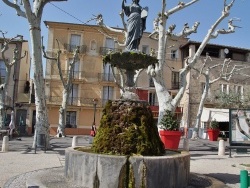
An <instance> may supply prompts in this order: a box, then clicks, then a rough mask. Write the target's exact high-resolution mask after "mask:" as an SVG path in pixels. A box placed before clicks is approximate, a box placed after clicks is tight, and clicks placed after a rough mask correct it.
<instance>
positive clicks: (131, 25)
mask: <svg viewBox="0 0 250 188" xmlns="http://www.w3.org/2000/svg"><path fill="white" fill-rule="evenodd" d="M132 1H133V2H132V4H131V5H130V6H126V5H125V2H126V0H123V1H122V10H123V12H124V13H125V15H126V16H127V17H128V20H127V38H126V48H125V50H126V51H132V50H134V51H137V50H138V47H139V44H140V40H141V37H142V34H143V31H144V30H145V29H146V18H147V15H148V8H147V7H146V8H142V7H141V6H140V5H139V1H140V0H132Z"/></svg>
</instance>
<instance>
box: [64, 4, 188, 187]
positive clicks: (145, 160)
mask: <svg viewBox="0 0 250 188" xmlns="http://www.w3.org/2000/svg"><path fill="white" fill-rule="evenodd" d="M131 6H133V7H134V8H135V10H137V11H139V12H140V11H141V10H138V9H140V8H141V7H140V6H139V4H138V1H136V0H134V1H133V4H132V5H131ZM122 7H123V10H124V12H125V14H126V15H128V16H129V12H128V7H127V6H125V4H124V1H123V4H122ZM144 14H145V13H144ZM139 17H140V18H139V19H140V20H138V18H137V16H135V15H134V17H133V19H135V20H130V23H128V33H129V34H128V36H127V40H126V48H125V51H124V52H114V53H113V52H110V53H109V54H107V55H106V56H105V57H104V58H103V62H104V63H110V64H111V67H112V68H114V67H115V68H117V69H118V71H119V73H120V82H119V84H118V85H119V87H120V89H121V91H122V94H121V99H119V100H114V101H109V102H107V104H106V106H105V108H104V109H103V114H102V118H101V122H100V127H99V128H98V131H97V135H96V136H95V138H94V142H93V144H92V147H91V148H87V147H75V148H67V149H66V154H65V176H66V178H67V179H68V180H70V181H74V183H75V184H77V185H79V186H83V187H88V188H99V187H100V188H129V187H131V188H133V187H135V188H144V187H145V188H151V187H152V188H153V187H166V188H168V187H177V188H182V187H186V186H187V185H188V180H189V173H190V155H189V154H188V153H185V152H176V151H166V150H165V149H164V146H163V143H162V142H161V139H160V137H159V133H158V129H157V126H155V125H154V123H153V115H152V112H151V110H150V107H149V104H148V103H147V102H146V101H140V100H139V97H138V96H137V95H136V93H134V90H135V75H136V71H137V70H140V69H145V68H147V67H148V66H149V65H152V66H154V64H155V63H157V62H158V61H157V58H156V57H152V56H149V55H147V54H143V53H140V52H139V51H138V46H139V43H140V38H141V36H142V33H140V32H141V31H142V30H143V28H138V27H137V28H133V27H132V26H130V24H131V25H133V24H135V23H137V22H138V23H137V24H136V25H137V26H140V27H143V24H141V23H143V22H144V21H145V19H146V18H145V17H144V18H141V14H140V16H139ZM129 19H130V17H129ZM131 19H132V18H131ZM139 23H140V24H139ZM137 32H139V33H137ZM115 79H116V80H118V79H119V78H115Z"/></svg>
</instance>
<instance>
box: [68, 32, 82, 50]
mask: <svg viewBox="0 0 250 188" xmlns="http://www.w3.org/2000/svg"><path fill="white" fill-rule="evenodd" d="M80 45H81V35H76V34H72V35H71V37H70V51H71V52H73V51H74V50H75V49H76V47H77V46H80Z"/></svg>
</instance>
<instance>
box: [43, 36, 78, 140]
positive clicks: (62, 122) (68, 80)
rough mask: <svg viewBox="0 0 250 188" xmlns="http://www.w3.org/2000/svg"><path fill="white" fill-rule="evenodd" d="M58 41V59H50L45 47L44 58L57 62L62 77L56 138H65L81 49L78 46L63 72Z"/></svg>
mask: <svg viewBox="0 0 250 188" xmlns="http://www.w3.org/2000/svg"><path fill="white" fill-rule="evenodd" d="M56 41H57V44H58V50H57V53H56V57H49V56H48V55H47V54H46V52H45V48H44V46H43V56H44V57H45V58H46V59H50V60H52V61H56V63H57V67H58V71H59V75H60V79H61V82H62V85H63V95H62V96H63V97H62V104H61V106H60V109H59V121H58V122H59V125H58V127H57V134H56V137H65V127H66V112H67V105H68V100H69V95H70V91H71V90H72V80H73V72H74V66H75V63H76V62H77V60H78V58H79V57H78V55H79V48H80V47H79V46H78V47H77V48H76V49H75V50H74V53H73V59H72V61H71V62H70V63H69V65H68V68H67V70H66V72H63V70H62V67H61V60H60V59H61V58H60V57H61V53H62V51H61V50H60V47H59V42H58V40H56Z"/></svg>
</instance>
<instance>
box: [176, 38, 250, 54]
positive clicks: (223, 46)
mask: <svg viewBox="0 0 250 188" xmlns="http://www.w3.org/2000/svg"><path fill="white" fill-rule="evenodd" d="M190 44H197V45H200V44H201V42H198V41H193V40H189V41H188V42H187V43H186V44H184V45H182V46H180V48H185V47H187V46H189V45H190ZM206 46H213V47H218V48H229V49H234V50H240V51H245V52H250V49H247V48H240V47H236V46H228V45H221V44H213V43H208V44H207V45H206Z"/></svg>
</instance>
